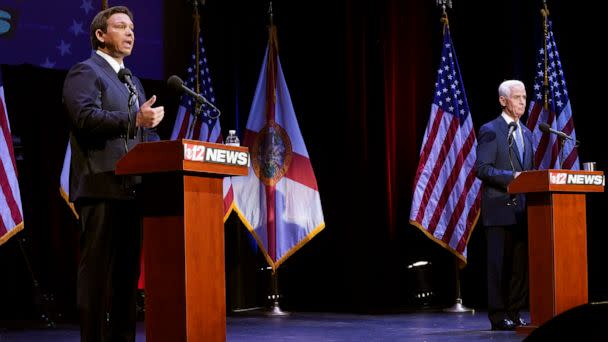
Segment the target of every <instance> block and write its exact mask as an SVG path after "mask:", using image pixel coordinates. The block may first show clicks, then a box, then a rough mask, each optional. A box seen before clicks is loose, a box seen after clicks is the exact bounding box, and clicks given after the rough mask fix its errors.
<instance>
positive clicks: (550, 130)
mask: <svg viewBox="0 0 608 342" xmlns="http://www.w3.org/2000/svg"><path fill="white" fill-rule="evenodd" d="M538 128H539V129H540V130H541V131H543V132H545V133H553V134H555V135H557V136H558V137H560V139H564V140H572V141H574V142H576V143H577V144H578V143H579V141H578V140H575V139H574V138H572V137H571V136H569V135H568V134H566V133H564V132H562V131H557V130H554V129H553V128H551V127H549V125H547V124H546V123H544V122H541V123H540V125H538Z"/></svg>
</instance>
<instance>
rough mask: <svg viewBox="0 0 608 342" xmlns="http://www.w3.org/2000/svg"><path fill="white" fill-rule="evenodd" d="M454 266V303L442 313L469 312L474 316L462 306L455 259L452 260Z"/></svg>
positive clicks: (458, 270) (472, 311) (471, 310)
mask: <svg viewBox="0 0 608 342" xmlns="http://www.w3.org/2000/svg"><path fill="white" fill-rule="evenodd" d="M454 265H455V269H456V272H455V273H456V303H454V305H452V306H451V307H449V308H445V309H443V311H444V312H452V313H463V312H470V313H472V314H474V313H475V310H474V309H471V308H468V307H466V306H464V305H463V304H462V296H461V295H460V266H459V264H458V259H457V258H454Z"/></svg>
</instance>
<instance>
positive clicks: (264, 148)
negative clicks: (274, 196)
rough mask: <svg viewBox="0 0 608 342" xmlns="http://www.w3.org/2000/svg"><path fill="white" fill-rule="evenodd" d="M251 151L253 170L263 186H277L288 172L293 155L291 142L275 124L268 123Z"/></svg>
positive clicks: (272, 122) (284, 132)
mask: <svg viewBox="0 0 608 342" xmlns="http://www.w3.org/2000/svg"><path fill="white" fill-rule="evenodd" d="M251 150H252V153H251V161H252V164H253V170H254V171H255V174H256V175H257V176H258V178H259V179H260V180H261V181H262V182H263V183H264V184H266V185H269V186H273V185H275V184H277V182H278V181H279V180H281V178H283V176H284V175H285V174H286V173H287V170H289V166H290V165H291V157H292V153H293V151H292V149H291V140H290V139H289V135H288V134H287V132H286V131H285V130H284V129H283V127H281V126H280V125H279V124H277V123H276V122H274V121H271V122H268V123H267V124H266V126H264V128H262V129H261V130H260V132H259V133H258V136H257V137H256V139H255V141H254V143H253V146H252V149H251Z"/></svg>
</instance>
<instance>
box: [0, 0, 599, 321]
mask: <svg viewBox="0 0 608 342" xmlns="http://www.w3.org/2000/svg"><path fill="white" fill-rule="evenodd" d="M118 4H119V3H118V2H113V1H110V5H118ZM127 5H128V3H127ZM454 5H455V8H454V9H453V10H449V11H448V13H449V16H450V17H449V18H450V26H451V32H452V38H453V40H454V44H455V45H456V51H457V53H458V60H459V63H460V69H461V73H462V77H463V82H464V85H465V88H466V92H467V97H468V101H469V105H470V108H471V111H472V115H473V122H474V124H475V126H476V127H477V128H479V126H480V125H481V124H482V123H484V122H486V121H489V120H491V119H492V118H494V117H495V116H496V115H498V114H499V111H500V108H499V106H498V101H497V88H498V85H499V84H500V82H501V81H503V80H505V79H510V78H518V79H521V80H523V81H524V82H525V84H526V86H527V89H528V94H529V95H530V94H531V92H532V88H531V86H532V80H533V76H534V67H535V57H536V55H535V53H536V49H537V47H538V46H539V45H538V44H537V41H538V39H540V32H541V26H540V25H541V16H540V11H539V10H540V6H541V3H540V1H529V0H515V1H500V2H488V1H480V0H475V1H458V0H457V1H454ZM549 6H550V10H551V17H552V19H553V21H554V33H555V35H556V39H557V44H558V49H559V52H560V55H561V60H562V63H563V69H564V72H565V76H566V80H567V82H568V90H569V92H570V93H569V95H570V100H571V102H572V109H573V116H574V119H575V127H576V133H577V137H578V139H579V140H580V141H582V145H581V146H580V149H579V156H580V160H581V161H596V162H597V166H598V169H600V170H605V169H606V166H607V162H608V158H607V157H606V152H605V146H606V144H605V142H604V141H605V140H604V139H602V135H603V134H604V127H603V125H602V123H603V122H604V120H602V116H603V115H604V113H603V106H602V105H603V102H602V101H601V100H602V99H603V98H604V97H603V96H605V95H604V94H605V90H604V87H603V81H604V76H605V65H604V63H603V62H604V60H603V55H602V54H601V53H600V52H599V51H598V49H599V48H600V46H602V45H603V44H604V41H603V39H604V37H603V36H602V35H601V33H602V32H603V30H604V28H603V24H602V22H601V20H602V18H601V15H602V13H603V9H598V8H596V7H595V8H590V7H583V5H582V3H581V2H573V1H551V2H550V3H549ZM594 6H597V5H594ZM267 7H268V3H267V1H261V0H221V1H220V0H207V3H206V5H205V6H204V7H203V8H202V10H201V15H202V20H201V26H202V29H203V35H204V38H205V46H206V48H207V57H208V61H209V66H210V69H211V75H212V79H213V84H214V87H215V90H216V98H217V101H218V106H219V107H220V108H221V109H222V112H223V116H222V119H221V124H222V129H223V131H224V133H226V132H227V130H228V129H231V128H237V129H238V130H239V131H242V130H243V129H244V127H245V124H246V121H247V116H248V112H249V107H250V105H251V101H252V96H253V93H254V90H255V85H256V82H257V78H258V75H259V72H260V67H261V63H262V58H263V54H264V49H265V47H266V41H267V38H268V37H267V31H266V27H267V24H268V17H267ZM165 13H166V16H165V22H164V27H165V37H164V39H165V46H166V54H165V65H164V69H165V74H166V76H167V77H168V76H169V75H172V74H177V75H180V76H182V77H183V76H184V71H185V68H186V65H187V63H188V62H189V58H190V54H191V52H192V50H191V49H192V44H191V39H192V8H191V5H189V4H188V3H187V2H186V1H171V2H169V1H167V2H166V4H165ZM274 13H275V24H276V25H277V27H278V37H279V55H280V58H281V62H282V66H283V70H284V73H285V76H286V80H287V84H288V86H289V89H290V92H291V97H292V100H293V104H294V107H295V110H296V114H297V116H298V120H299V124H300V128H301V131H302V134H303V136H304V139H305V141H306V144H307V148H308V152H309V154H310V156H311V161H312V164H313V167H314V170H315V174H316V177H317V181H318V184H319V191H320V194H321V200H322V205H323V209H324V214H325V221H326V228H325V229H324V230H323V231H322V232H321V233H320V234H318V235H317V236H316V237H315V238H314V239H313V240H312V241H311V242H309V243H308V244H306V245H305V246H304V247H303V248H302V249H301V250H300V251H298V252H297V253H296V254H294V255H293V256H292V257H290V259H288V261H287V262H286V263H284V264H283V265H282V266H281V267H280V268H279V281H280V287H281V294H282V295H283V298H282V300H281V303H282V306H283V308H284V309H287V310H293V311H349V312H394V311H406V310H416V309H425V308H440V307H446V306H450V305H452V304H453V303H454V284H455V271H454V257H453V256H452V255H451V254H450V253H449V252H447V251H446V250H444V249H443V248H442V247H440V246H439V245H437V244H435V243H434V242H432V241H431V240H429V239H428V238H427V237H425V236H424V235H423V234H422V233H421V232H420V231H419V230H418V229H417V228H415V227H413V226H411V225H410V224H409V223H408V217H409V209H410V201H411V191H412V182H413V175H414V173H415V170H416V167H417V158H418V152H419V148H420V143H421V141H422V136H423V133H424V129H425V127H426V123H427V120H428V117H429V111H430V107H431V101H432V93H433V87H434V82H435V78H436V70H435V69H436V66H437V64H438V59H439V54H440V48H441V46H440V45H441V32H442V31H441V23H440V21H439V19H440V17H441V11H440V10H439V9H438V8H437V7H436V6H435V1H431V0H425V1H421V0H419V1H400V0H376V1H372V0H358V1H348V0H341V1H327V2H305V1H293V0H292V1H289V0H278V1H274ZM141 15H145V14H143V13H135V23H137V17H138V16H141ZM136 48H137V47H136ZM126 62H127V64H128V59H127V60H126ZM159 67H161V66H159ZM2 72H3V77H4V86H5V92H6V102H7V107H8V112H9V116H10V122H11V128H12V132H13V136H14V137H15V142H14V143H15V147H16V154H17V157H18V162H17V166H18V172H19V181H20V186H21V195H22V202H23V208H24V217H25V229H24V231H23V232H21V233H19V234H18V235H17V236H16V237H15V238H13V239H12V240H11V241H9V242H7V243H6V244H5V245H3V246H2V247H0V270H1V272H0V274H1V276H0V293H2V294H3V295H2V299H1V301H0V320H2V321H10V320H29V319H37V318H38V317H39V314H40V312H41V311H42V308H41V306H40V305H38V304H39V303H41V300H40V298H41V296H40V295H39V294H40V293H38V292H37V291H36V290H35V288H34V286H33V283H32V280H31V278H30V273H29V271H28V266H27V264H26V263H25V259H24V258H23V256H22V252H21V250H20V248H21V246H22V247H23V249H24V251H25V253H26V254H27V255H28V258H29V261H30V263H31V269H32V271H33V274H34V275H35V276H36V278H37V280H38V281H39V285H40V289H41V290H42V293H43V294H46V295H52V296H53V301H52V304H53V307H51V308H50V309H51V311H52V312H54V313H55V314H61V315H62V319H64V320H66V321H73V320H74V317H75V271H76V266H77V259H78V251H77V246H78V234H77V230H76V221H75V219H74V217H73V216H72V214H71V212H70V210H69V208H68V207H67V206H66V204H65V202H63V199H62V198H61V197H60V196H59V192H58V188H59V184H58V180H59V174H60V171H61V166H62V162H63V156H64V152H65V147H66V144H67V138H68V130H67V127H68V125H67V120H66V117H65V114H64V112H63V108H62V105H61V89H62V84H63V79H64V77H65V71H58V70H47V69H41V68H38V67H35V66H31V65H18V66H7V65H2ZM143 83H144V87H145V89H146V92H147V94H148V96H150V95H152V94H157V95H158V97H159V99H158V101H157V103H160V104H163V105H165V107H166V108H165V109H166V115H165V119H164V121H163V122H162V123H161V125H160V126H159V132H160V134H161V137H163V138H168V137H169V136H170V133H171V129H172V127H173V123H174V119H175V112H176V107H177V100H178V99H177V97H176V96H175V95H174V94H172V93H170V92H169V91H168V90H167V89H166V88H165V82H164V81H159V80H143ZM606 209H607V201H606V196H605V195H604V194H592V195H590V196H588V260H589V299H590V301H601V300H607V299H608V277H606V276H605V275H604V270H605V267H604V265H603V262H604V260H605V258H606V253H605V252H604V250H605V247H604V245H605V241H606V238H607V237H608V234H607V233H606V231H605V225H604V224H603V217H602V216H601V215H602V213H603V212H605V211H606ZM19 242H22V244H21V245H20V243H19ZM226 260H227V266H226V267H227V280H228V281H227V284H228V288H227V301H228V310H229V312H230V311H231V310H235V309H243V308H248V307H256V306H263V305H266V304H267V303H266V302H265V300H264V299H265V295H266V294H267V290H268V286H267V283H266V282H267V280H268V277H269V274H268V272H267V271H263V270H262V268H263V267H264V263H263V258H261V257H260V255H259V252H257V250H256V247H255V244H254V243H252V241H251V239H250V238H249V237H248V233H247V232H246V229H245V228H244V226H242V224H240V223H239V222H238V219H237V218H236V215H232V216H231V217H230V219H229V221H228V222H227V224H226ZM418 260H427V261H430V262H431V266H429V267H426V268H422V269H420V270H418V271H412V270H408V269H407V267H406V266H407V265H408V264H410V263H412V262H414V261H418ZM461 285H462V296H463V299H464V303H465V305H467V306H470V307H474V308H477V309H484V308H485V305H486V287H485V236H484V233H483V227H481V226H478V227H477V228H476V229H475V230H474V232H473V234H472V237H471V239H470V242H469V255H468V265H467V267H466V268H465V269H463V271H462V272H461ZM420 289H426V290H428V291H432V292H433V295H432V296H431V298H430V299H428V300H426V301H418V300H416V299H414V298H413V293H415V292H416V291H419V290H420Z"/></svg>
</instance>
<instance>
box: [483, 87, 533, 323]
mask: <svg viewBox="0 0 608 342" xmlns="http://www.w3.org/2000/svg"><path fill="white" fill-rule="evenodd" d="M498 95H499V97H498V101H499V102H500V104H501V107H502V109H503V110H502V113H501V115H499V116H498V117H497V118H495V119H494V120H492V121H490V122H488V123H486V124H485V125H483V126H482V127H481V129H480V130H479V135H478V145H477V161H476V162H475V168H476V171H477V177H478V178H479V179H480V180H481V181H482V182H483V193H482V200H481V217H482V222H483V225H484V226H485V227H486V237H487V250H488V265H487V267H488V317H489V319H490V322H491V324H492V330H514V329H515V327H516V326H520V325H527V323H526V322H525V321H524V320H523V319H522V318H521V317H520V315H519V313H520V310H521V309H522V308H523V307H524V305H525V303H526V298H527V294H528V271H527V269H528V258H527V253H528V247H527V223H526V203H525V197H524V195H523V194H520V195H509V194H508V193H507V186H508V185H509V183H510V182H511V181H512V180H513V179H515V178H516V177H517V176H519V174H520V173H521V172H522V171H524V170H531V169H532V168H533V166H534V165H533V157H534V152H533V147H532V146H533V145H532V133H531V132H530V130H529V129H527V128H526V126H525V125H524V124H523V123H521V122H520V120H519V119H520V118H521V116H522V115H523V114H524V112H525V110H526V89H525V87H524V84H523V83H522V82H520V81H517V80H509V81H505V82H503V83H502V84H501V85H500V87H499V88H498Z"/></svg>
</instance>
